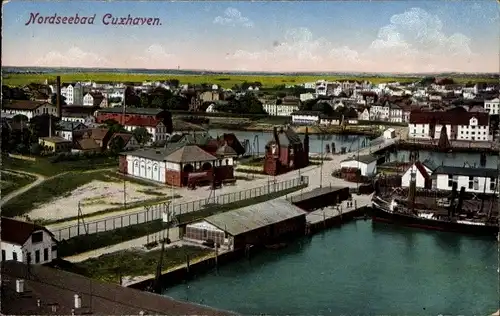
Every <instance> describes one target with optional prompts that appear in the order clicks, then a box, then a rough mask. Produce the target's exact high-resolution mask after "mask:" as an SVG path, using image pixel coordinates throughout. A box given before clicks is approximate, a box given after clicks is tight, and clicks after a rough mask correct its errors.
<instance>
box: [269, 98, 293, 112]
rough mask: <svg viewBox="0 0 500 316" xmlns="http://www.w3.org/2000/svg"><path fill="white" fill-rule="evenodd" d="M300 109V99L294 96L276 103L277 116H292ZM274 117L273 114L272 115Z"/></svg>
mask: <svg viewBox="0 0 500 316" xmlns="http://www.w3.org/2000/svg"><path fill="white" fill-rule="evenodd" d="M299 108H300V99H299V98H297V97H294V96H286V97H284V98H283V99H282V100H281V104H280V102H279V101H277V102H276V108H275V114H274V115H276V116H291V115H292V113H293V112H295V111H298V110H299ZM271 115H273V114H271Z"/></svg>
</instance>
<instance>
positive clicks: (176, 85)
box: [167, 79, 180, 88]
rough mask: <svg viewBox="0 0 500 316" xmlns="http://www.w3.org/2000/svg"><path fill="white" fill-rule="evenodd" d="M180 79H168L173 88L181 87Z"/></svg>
mask: <svg viewBox="0 0 500 316" xmlns="http://www.w3.org/2000/svg"><path fill="white" fill-rule="evenodd" d="M179 83H180V82H179V80H178V79H168V80H167V84H168V85H169V86H171V87H173V88H177V87H179Z"/></svg>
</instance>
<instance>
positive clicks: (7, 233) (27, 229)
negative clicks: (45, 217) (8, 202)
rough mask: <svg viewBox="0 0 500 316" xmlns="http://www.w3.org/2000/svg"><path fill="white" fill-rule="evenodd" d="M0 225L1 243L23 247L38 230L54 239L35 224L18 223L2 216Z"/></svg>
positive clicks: (43, 228)
mask: <svg viewBox="0 0 500 316" xmlns="http://www.w3.org/2000/svg"><path fill="white" fill-rule="evenodd" d="M0 225H1V237H2V242H8V243H11V244H16V245H23V244H24V243H25V242H26V240H28V238H29V237H30V236H31V234H32V233H34V232H35V231H39V230H44V231H46V232H47V233H48V234H49V235H51V236H52V237H54V235H53V234H52V233H51V232H50V231H49V230H48V229H46V228H45V227H43V226H40V225H37V224H35V223H29V222H23V221H19V220H16V219H13V218H9V217H3V216H2V218H1V222H0Z"/></svg>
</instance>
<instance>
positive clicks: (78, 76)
mask: <svg viewBox="0 0 500 316" xmlns="http://www.w3.org/2000/svg"><path fill="white" fill-rule="evenodd" d="M57 75H60V76H64V81H65V82H77V81H106V82H143V81H164V80H168V79H178V80H179V81H180V83H181V84H202V83H207V84H217V85H219V86H221V87H223V88H231V87H233V86H234V85H235V84H238V85H239V84H242V83H243V82H249V83H250V82H260V83H261V84H262V86H263V87H264V88H272V87H274V86H277V85H291V84H302V83H305V82H315V81H316V80H318V78H322V79H323V80H327V81H336V80H358V81H360V80H367V81H371V82H372V83H374V84H378V83H384V82H395V81H397V82H401V83H404V82H413V81H418V80H419V79H420V78H416V77H406V78H405V77H373V76H372V77H370V76H366V77H362V76H319V75H318V76H302V75H269V76H265V75H260V76H255V75H231V74H227V75H225V74H208V75H179V74H168V73H165V74H162V75H156V74H154V75H152V74H133V73H112V72H110V73H102V72H81V73H57V74H55V73H54V74H51V73H46V74H5V75H3V84H6V85H9V86H22V85H27V84H29V83H32V82H33V83H44V82H45V80H46V79H52V80H55V77H56V76H57ZM452 78H453V79H454V80H455V81H456V82H457V83H465V82H469V81H472V82H477V81H483V82H492V83H498V78H479V77H466V76H462V77H459V76H457V77H452Z"/></svg>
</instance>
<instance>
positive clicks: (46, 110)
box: [2, 100, 58, 120]
mask: <svg viewBox="0 0 500 316" xmlns="http://www.w3.org/2000/svg"><path fill="white" fill-rule="evenodd" d="M57 113H58V112H57V106H55V105H52V104H51V103H49V102H44V101H31V100H3V102H2V116H4V115H10V114H12V115H24V116H26V117H27V118H28V119H29V120H31V119H32V118H33V117H35V116H39V115H43V114H50V115H53V116H58V114H57Z"/></svg>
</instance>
